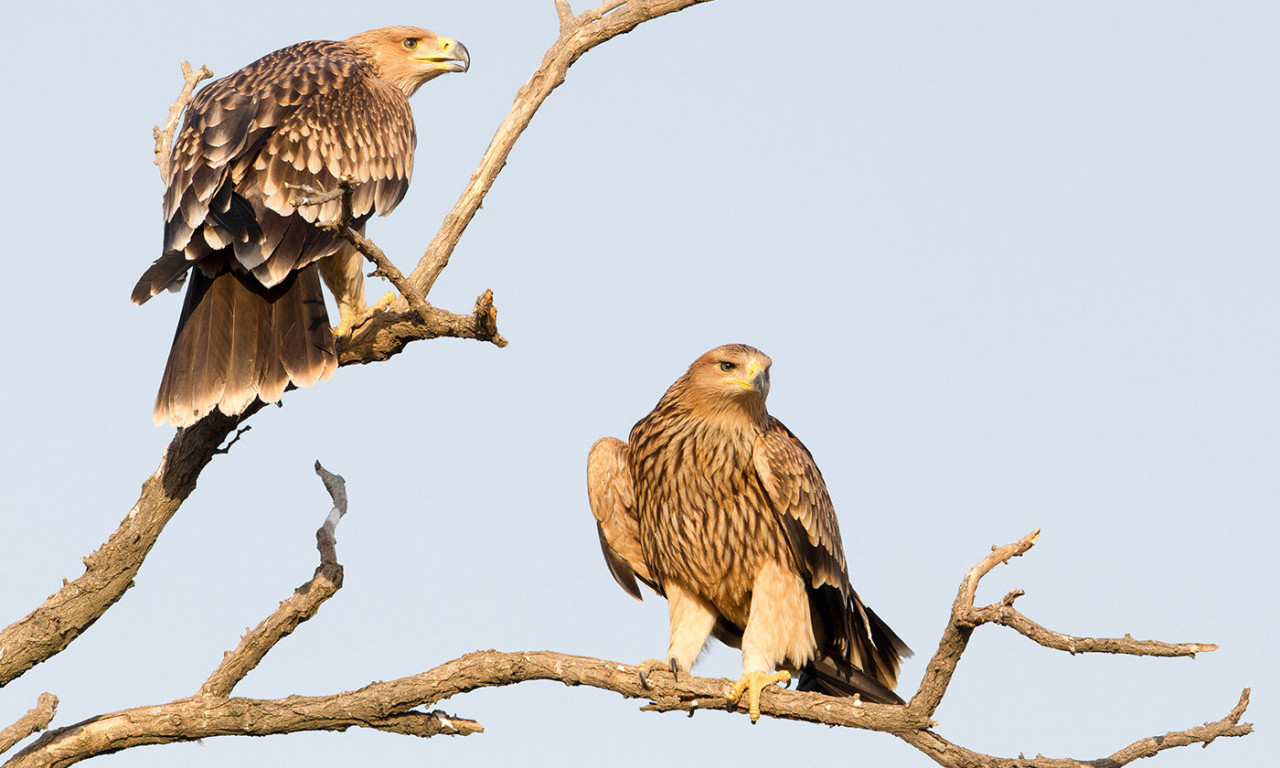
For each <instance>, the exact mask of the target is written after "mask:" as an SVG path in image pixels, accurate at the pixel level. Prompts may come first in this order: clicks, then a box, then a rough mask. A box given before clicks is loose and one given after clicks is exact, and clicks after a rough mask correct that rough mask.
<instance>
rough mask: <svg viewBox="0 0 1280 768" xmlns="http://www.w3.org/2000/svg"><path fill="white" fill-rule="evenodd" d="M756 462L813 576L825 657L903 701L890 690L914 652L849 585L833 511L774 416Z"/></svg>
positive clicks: (804, 455) (794, 548)
mask: <svg viewBox="0 0 1280 768" xmlns="http://www.w3.org/2000/svg"><path fill="white" fill-rule="evenodd" d="M752 458H753V461H754V464H755V467H756V471H757V473H758V475H759V477H760V480H761V483H762V484H763V485H764V487H765V490H766V492H767V493H768V494H769V498H770V502H771V504H772V507H773V512H774V514H775V516H776V518H777V520H778V522H779V524H780V525H781V526H782V527H783V529H784V530H785V531H786V534H787V540H788V541H789V543H790V545H791V552H792V555H793V556H794V558H795V562H796V565H797V566H798V567H799V569H800V572H801V575H802V576H804V577H806V578H807V579H808V582H809V586H810V599H811V604H812V607H813V609H814V613H815V616H814V618H815V623H818V624H820V626H816V627H815V630H817V631H816V632H815V635H817V636H818V637H819V638H820V639H819V644H820V648H819V650H820V652H821V651H822V650H823V648H822V646H826V647H827V648H829V649H831V650H833V651H834V653H833V654H832V656H833V657H834V659H833V660H834V661H835V662H837V664H836V666H837V669H838V670H839V671H840V672H842V673H843V674H844V676H846V677H849V676H850V672H851V670H848V669H840V667H843V666H845V665H852V667H853V668H854V670H853V671H856V670H860V671H862V672H864V673H865V674H866V675H869V676H870V677H872V678H874V680H875V681H878V682H879V683H880V684H881V685H883V686H884V687H885V689H886V690H884V691H870V692H868V691H864V693H873V694H874V693H881V694H884V693H887V694H888V696H890V697H892V699H890V700H897V701H900V700H899V699H898V698H897V696H896V695H894V694H893V693H892V692H891V691H890V690H888V689H892V688H893V687H894V686H895V685H896V682H897V676H898V659H899V656H910V655H911V650H910V649H909V648H908V647H907V645H906V644H905V643H904V642H902V640H901V639H900V638H899V637H898V636H897V635H896V634H894V632H893V630H892V629H890V628H889V626H888V625H887V624H885V622H884V621H882V620H881V619H880V617H879V616H877V615H876V614H875V613H874V612H873V611H872V610H871V609H870V608H868V607H867V606H866V605H864V604H863V602H862V600H861V599H860V598H859V597H858V594H857V592H855V591H854V590H853V588H852V587H851V586H850V584H849V572H848V568H847V566H846V564H845V555H844V547H843V545H842V544H841V539H840V525H839V523H838V522H837V520H836V513H835V507H834V506H833V505H832V503H831V497H830V496H829V495H828V494H827V485H826V482H825V481H824V480H823V479H822V472H821V471H819V470H818V465H817V463H816V462H815V461H814V460H813V456H812V455H811V454H810V453H809V449H808V448H806V447H805V446H804V444H803V443H801V442H800V439H799V438H798V437H796V436H795V435H794V434H792V432H791V430H789V429H787V428H786V426H784V425H783V424H782V422H780V421H778V420H777V419H775V418H773V417H769V425H768V428H767V429H766V430H764V432H762V433H761V434H760V436H759V437H757V438H756V442H755V446H754V452H753V457H752ZM820 661H821V660H820ZM841 662H843V664H842V663H841ZM819 668H820V669H821V665H819ZM852 677H853V678H854V684H855V685H858V686H860V687H865V685H864V683H865V681H859V680H858V679H857V678H858V676H857V675H856V674H855V675H852Z"/></svg>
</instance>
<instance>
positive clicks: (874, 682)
mask: <svg viewBox="0 0 1280 768" xmlns="http://www.w3.org/2000/svg"><path fill="white" fill-rule="evenodd" d="M809 600H810V603H809V605H810V610H811V611H812V612H813V615H814V616H815V617H816V619H817V621H816V622H815V637H816V639H817V640H818V643H819V645H818V654H817V660H816V661H814V662H813V663H812V664H810V665H808V666H806V667H805V668H803V669H802V670H801V671H800V684H799V689H800V690H802V691H814V690H816V691H822V692H823V693H827V694H829V695H832V696H852V695H854V694H861V696H862V698H863V699H864V700H866V701H873V702H876V703H878V704H901V703H903V702H902V699H901V698H900V697H899V696H898V695H897V694H896V693H894V692H893V689H894V688H895V687H897V685H898V667H899V660H900V659H902V658H906V657H909V656H911V649H910V648H908V647H907V644H906V643H904V642H902V638H900V637H898V635H897V634H896V633H895V632H894V631H893V630H892V629H890V628H889V625H888V624H886V623H885V622H884V620H883V619H881V618H880V617H879V616H877V615H876V612H875V611H873V610H871V609H870V608H868V607H867V605H866V604H865V603H863V602H862V599H861V598H860V597H858V593H856V592H854V591H853V590H849V591H848V592H844V591H841V590H837V589H834V588H832V587H830V586H823V587H821V588H819V589H816V590H812V591H810V593H809Z"/></svg>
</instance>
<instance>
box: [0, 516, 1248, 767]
mask: <svg viewBox="0 0 1280 768" xmlns="http://www.w3.org/2000/svg"><path fill="white" fill-rule="evenodd" d="M334 498H335V512H334V513H333V514H331V516H330V520H329V522H332V521H334V520H335V519H336V518H335V515H336V513H337V511H338V508H339V506H340V505H339V502H338V495H337V494H335V496H334ZM329 522H326V526H328V525H329ZM322 531H323V529H322ZM1034 537H1035V534H1032V535H1031V536H1028V537H1026V538H1024V539H1022V540H1021V541H1018V542H1015V543H1013V544H1010V545H1008V546H1006V547H1000V548H996V549H995V550H994V551H993V552H992V554H991V555H989V556H987V557H986V558H985V559H984V560H983V561H982V562H981V563H979V564H978V565H976V566H975V567H974V568H973V569H972V570H970V571H969V573H968V574H967V575H966V577H965V579H964V582H963V583H962V585H961V588H960V597H961V599H960V600H959V601H958V603H957V605H956V606H954V607H953V611H952V615H951V622H950V624H951V626H952V627H955V626H970V625H972V624H973V622H974V621H975V619H974V614H973V612H972V611H973V610H974V609H973V604H972V600H973V594H974V592H975V591H976V589H977V585H978V580H979V579H981V577H982V576H983V575H985V574H986V573H987V572H989V571H990V570H991V569H992V568H993V567H995V565H996V564H998V563H1001V562H1005V561H1007V560H1008V559H1009V558H1010V557H1014V556H1016V555H1018V554H1022V553H1023V552H1025V551H1026V550H1027V549H1029V548H1030V546H1031V544H1032V543H1034ZM321 550H322V552H323V551H324V547H323V545H322V546H321ZM324 558H325V556H324V555H322V563H321V568H320V569H317V576H319V574H320V572H321V570H323V569H324V568H325V567H326V565H327V563H326V562H324ZM334 564H336V561H334ZM303 591H306V587H305V586H304V587H303V588H302V589H300V590H299V593H302V592H303ZM295 597H297V595H295ZM292 600H293V598H291V599H290V601H286V602H285V603H284V604H282V607H281V610H280V611H277V612H276V614H273V616H272V617H271V618H270V619H268V621H267V622H264V623H263V625H261V626H260V627H259V629H256V630H254V632H253V633H250V634H251V635H262V636H264V637H265V638H266V640H265V641H264V643H263V645H265V649H264V650H262V653H265V652H266V651H267V650H270V647H272V646H273V645H274V643H275V641H277V640H279V639H280V638H281V637H283V636H284V635H285V634H287V632H284V633H281V632H276V631H266V630H263V627H265V626H267V625H268V624H270V623H271V622H273V621H274V620H275V619H276V618H277V616H278V615H279V614H280V613H281V612H286V613H290V614H292V616H293V618H296V622H295V623H294V624H293V626H296V625H297V623H301V622H302V621H305V620H306V619H307V618H309V617H310V615H312V614H313V613H314V611H311V612H310V613H307V612H306V611H307V609H306V608H304V607H302V606H301V605H300V604H297V603H291V601H292ZM1006 600H1007V598H1006ZM286 606H289V607H288V608H286ZM976 610H978V611H981V610H984V609H976ZM272 626H274V624H273V625H272ZM951 638H952V636H951V634H950V632H945V633H944V634H943V638H942V641H941V642H940V644H939V649H938V654H935V659H936V658H938V657H939V656H943V657H946V658H950V657H951V655H952V653H950V651H953V650H954V649H950V648H948V647H947V646H948V643H949V642H952V640H951ZM1085 639H1088V638H1085ZM1114 642H1120V641H1114ZM1131 642H1133V643H1138V644H1136V645H1132V646H1126V647H1125V648H1124V650H1122V651H1120V652H1122V653H1130V654H1134V655H1146V651H1147V650H1148V649H1147V648H1145V647H1143V646H1142V645H1141V644H1140V643H1139V641H1131ZM248 644H249V643H248V638H246V642H242V643H241V646H240V647H239V648H237V649H236V650H235V651H232V652H231V653H229V654H228V658H229V659H230V658H232V657H235V656H237V655H239V654H241V653H253V654H256V656H255V661H254V663H255V664H256V663H257V660H260V659H261V655H262V654H258V653H257V651H256V650H255V651H252V652H246V651H243V649H244V648H245V647H246V645H248ZM1197 647H1198V648H1199V651H1204V650H1205V649H1206V648H1207V646H1205V645H1204V644H1197ZM955 655H957V656H958V654H955ZM1186 655H1190V652H1188V653H1187V654H1186ZM228 666H230V665H229V664H228V662H227V661H224V663H223V665H222V666H221V667H219V670H220V671H221V670H223V669H224V668H227V667H228ZM239 668H240V667H237V669H239ZM249 668H252V667H249ZM953 669H954V665H953V666H952V667H951V668H950V669H948V668H947V667H945V666H940V667H935V666H934V665H931V666H930V669H929V671H927V672H926V675H925V677H926V684H927V683H929V682H930V680H929V678H930V677H931V676H935V677H936V676H946V677H947V678H949V676H950V673H951V670H953ZM935 670H936V671H935ZM245 671H246V672H247V671H248V670H247V669H246V670H245ZM217 675H218V673H215V676H217ZM233 676H234V674H229V675H227V679H230V677H233ZM242 676H243V675H241V677H242ZM235 679H236V680H238V679H239V678H238V677H237V678H235ZM213 680H214V678H213V677H211V678H210V681H211V682H212V681H213ZM531 680H558V681H560V682H562V683H564V684H565V685H568V686H579V685H585V686H590V687H593V688H599V689H602V690H607V691H613V692H615V693H617V694H619V695H621V696H624V697H626V698H632V699H640V700H647V701H648V702H649V703H648V704H647V705H645V706H644V707H643V709H644V710H646V711H657V712H670V711H681V712H689V713H693V712H695V711H697V710H700V709H706V710H723V711H734V710H735V709H736V706H735V705H734V704H732V703H731V702H729V701H728V699H727V693H728V690H729V688H730V686H731V685H732V684H733V683H732V681H730V680H724V679H716V678H702V677H692V676H689V675H684V676H682V677H681V678H680V680H679V681H676V680H673V679H672V677H671V675H670V674H666V673H657V674H652V675H649V676H648V685H647V686H646V684H645V683H643V682H641V679H640V674H639V669H638V668H637V667H634V666H631V665H628V664H620V663H617V662H613V661H605V660H601V659H593V658H587V657H583V656H572V655H568V654H561V653H553V652H550V651H532V652H526V653H520V652H515V653H502V652H498V651H477V652H475V653H469V654H466V655H465V656H461V657H459V658H457V659H454V660H453V661H449V662H446V663H444V664H441V665H440V666H438V667H436V668H435V669H431V670H428V671H426V672H423V673H421V674H417V675H412V676H409V677H403V678H400V679H398V680H391V681H387V682H378V683H372V684H370V685H368V686H365V687H364V688H361V689H360V690H358V691H349V692H344V693H338V694H333V695H329V696H290V697H288V698H285V699H242V698H234V699H228V698H225V697H223V696H222V695H219V693H220V692H222V691H225V692H228V693H229V692H230V689H231V688H230V686H232V685H234V682H235V681H234V680H231V681H230V685H228V684H227V683H225V682H224V683H222V684H220V685H219V686H218V687H217V688H216V689H215V688H213V687H212V686H211V684H210V683H206V684H205V688H204V689H202V694H208V693H209V692H210V691H216V692H215V693H213V695H197V696H194V697H191V698H187V699H179V700H178V701H174V702H170V703H169V704H161V705H156V706H149V707H138V708H135V709H129V710H124V711H121V712H115V713H112V714H109V715H102V716H99V717H95V718H90V719H89V720H86V721H84V722H82V723H78V724H76V725H73V726H70V727H68V728H62V729H59V730H56V731H50V732H48V733H46V734H45V735H43V736H42V737H41V738H40V739H38V740H37V741H36V742H35V743H33V744H32V745H31V746H29V747H28V748H27V749H26V750H24V751H23V752H21V753H20V754H18V755H17V756H16V757H15V758H14V759H13V760H12V761H11V762H10V763H8V764H6V765H7V766H12V767H13V768H17V766H23V767H24V768H25V767H26V766H63V765H70V764H72V763H75V762H78V761H80V760H83V759H86V758H88V757H92V756H94V755H97V754H102V753H104V752H112V751H118V750H120V749H127V748H129V747H133V746H139V745H142V744H159V743H171V742H175V741H191V740H195V739H202V738H208V737H210V736H225V735H237V734H239V735H264V734H271V733H293V732H297V731H307V730H343V729H346V728H349V727H352V726H361V727H368V728H375V729H377V730H384V731H389V732H393V733H403V734H408V735H414V736H420V737H428V736H435V735H439V734H452V735H466V734H469V733H478V732H481V731H482V730H483V729H482V728H481V726H480V725H479V724H478V723H475V722H473V721H470V720H461V719H457V718H452V717H450V716H448V715H444V714H441V713H440V712H437V711H424V708H428V707H433V706H435V705H437V704H439V703H440V702H442V701H444V700H445V699H449V698H452V697H454V696H458V695H462V694H465V693H468V692H470V691H474V690H478V689H481V688H492V687H502V686H508V685H515V684H518V683H522V682H527V681H531ZM934 682H937V681H934ZM942 682H943V683H944V684H943V685H942V687H943V688H945V681H942ZM926 684H922V685H921V691H925V690H933V689H934V688H935V687H936V686H930V685H926ZM921 700H922V698H921V694H920V693H917V695H916V697H915V698H913V699H912V701H910V702H908V703H907V705H906V706H887V705H881V704H870V703H860V702H859V701H857V700H856V699H849V698H839V697H830V696H824V695H822V694H818V693H802V692H798V691H788V690H783V689H780V688H773V687H770V688H766V689H765V691H764V695H763V696H762V698H761V702H760V711H761V713H762V714H764V715H767V716H770V717H775V718H780V719H788V720H801V721H806V722H813V723H823V724H825V725H832V726H845V727H850V728H862V729H866V730H874V731H881V732H885V733H890V734H893V735H895V736H897V737H898V738H900V739H902V740H903V741H904V742H906V743H908V744H910V745H911V746H913V747H915V748H916V749H918V750H920V751H921V752H923V753H924V754H926V755H928V756H929V757H930V758H932V759H933V760H934V761H935V762H937V763H938V764H939V765H943V766H947V767H948V768H978V767H979V766H992V767H999V768H1096V767H1097V766H1099V765H1105V766H1108V768H1120V766H1124V765H1127V764H1128V763H1131V762H1133V761H1134V760H1136V759H1138V758H1140V757H1149V756H1151V755H1153V754H1155V753H1157V752H1159V751H1162V750H1165V749H1172V748H1174V747H1179V746H1188V745H1191V744H1205V745H1207V744H1209V743H1211V742H1213V741H1214V740H1215V739H1217V738H1220V737H1225V736H1244V735H1246V734H1248V733H1251V732H1252V730H1253V729H1252V726H1251V725H1250V724H1248V723H1241V722H1240V720H1241V718H1242V717H1243V715H1244V712H1245V709H1246V707H1247V706H1248V701H1249V691H1248V690H1247V689H1246V690H1245V691H1244V693H1243V694H1242V695H1241V697H1240V701H1239V703H1237V704H1236V706H1235V707H1234V708H1233V709H1232V710H1231V712H1229V713H1228V714H1227V715H1226V717H1224V718H1222V719H1221V720H1218V721H1216V722H1212V723H1206V724H1204V725H1202V726H1197V727H1193V728H1188V729H1185V730H1181V731H1171V732H1169V733H1167V734H1165V735H1164V736H1160V737H1152V738H1145V739H1139V740H1138V741H1135V742H1133V743H1132V744H1130V745H1128V746H1126V747H1124V748H1122V749H1120V750H1118V751H1116V752H1115V753H1113V754H1111V755H1110V756H1108V757H1106V758H1102V759H1100V760H1095V761H1080V760H1075V759H1071V758H1049V757H1044V756H1037V757H1035V758H1025V757H1017V758H1001V757H993V756H991V755H985V754H981V753H978V752H974V751H972V750H969V749H966V748H964V747H961V746H959V745H957V744H954V743H953V742H951V741H949V740H947V739H946V738H944V737H942V736H940V735H939V734H938V733H937V732H936V731H934V730H933V729H934V728H935V727H936V726H937V723H936V722H934V721H933V720H932V718H931V713H926V712H924V711H923V709H922V706H921V704H920V701H921Z"/></svg>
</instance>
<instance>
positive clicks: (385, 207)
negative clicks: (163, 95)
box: [133, 41, 417, 304]
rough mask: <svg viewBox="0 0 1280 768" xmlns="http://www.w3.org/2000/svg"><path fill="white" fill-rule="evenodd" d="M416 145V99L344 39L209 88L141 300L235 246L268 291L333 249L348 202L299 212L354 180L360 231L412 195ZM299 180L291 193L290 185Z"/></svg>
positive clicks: (289, 52) (171, 180)
mask: <svg viewBox="0 0 1280 768" xmlns="http://www.w3.org/2000/svg"><path fill="white" fill-rule="evenodd" d="M416 142H417V137H416V134H415V129H414V124H413V118H412V114H411V112H410V108H409V100H408V97H407V96H405V94H404V93H403V92H401V91H400V90H399V89H397V88H396V87H394V86H393V85H391V84H390V83H387V82H385V81H383V80H379V79H378V78H376V77H375V76H374V73H373V71H372V68H371V66H370V65H369V63H368V62H366V61H364V60H362V59H360V58H358V57H357V56H355V55H353V52H352V51H351V49H350V48H349V47H347V46H346V45H345V44H344V43H341V42H335V41H311V42H307V43H299V44H297V45H292V46H289V47H288V48H283V49H281V50H279V51H275V52H274V53H271V54H268V55H267V56H264V57H263V58H261V59H259V60H258V61H256V62H254V63H252V64H250V65H248V66H246V67H244V68H243V69H241V70H238V71H237V72H235V73H233V74H231V75H229V76H227V77H224V78H222V79H220V80H216V81H214V82H212V83H210V84H209V85H207V86H205V87H204V88H202V89H201V90H200V91H199V92H198V93H197V94H196V96H195V98H194V99H193V100H192V102H191V105H190V106H189V107H188V109H187V113H186V118H185V121H184V123H183V126H182V130H181V131H180V132H179V133H178V136H177V138H176V140H175V141H174V146H173V152H172V155H171V163H170V167H169V176H168V178H167V179H166V190H165V196H164V207H163V212H164V219H165V228H164V246H163V254H162V255H161V257H160V259H158V260H157V261H156V262H155V264H153V265H152V267H151V268H150V269H148V270H147V272H146V273H145V274H144V275H143V276H142V279H141V280H139V281H138V285H137V287H135V289H134V293H133V300H134V301H135V302H137V303H139V304H141V303H142V302H144V301H146V300H147V299H149V298H150V297H151V296H154V295H155V294H156V293H159V292H160V291H162V290H164V289H166V288H168V287H170V286H171V285H174V284H177V283H179V282H180V281H181V279H182V277H183V275H184V274H185V273H186V270H187V269H189V268H190V267H191V266H192V265H193V264H195V263H198V262H199V261H200V260H201V259H203V258H204V257H206V256H208V255H209V254H211V253H215V252H217V251H220V250H222V249H224V248H227V247H228V246H232V247H233V250H234V254H235V259H236V261H237V262H239V264H240V266H241V267H243V268H244V269H246V270H251V271H252V272H253V274H254V276H255V277H257V278H258V281H259V282H261V283H262V284H263V286H265V287H268V288H270V287H273V286H275V285H277V284H279V283H280V282H281V281H283V280H284V279H285V277H287V276H288V275H289V274H290V273H292V272H295V271H297V270H300V269H302V268H304V267H306V266H307V265H308V264H311V263H312V262H314V261H316V260H318V259H321V258H324V257H325V256H329V255H332V254H333V253H336V252H337V251H338V250H339V249H340V248H341V247H342V245H343V241H342V240H341V239H340V238H339V237H338V236H337V235H336V234H334V233H331V232H327V231H325V230H323V229H321V228H320V227H318V226H316V225H317V224H321V225H323V224H328V223H333V222H336V221H338V220H339V219H340V216H341V205H342V202H341V200H340V199H334V200H329V201H327V202H324V203H321V204H318V205H301V206H299V205H298V199H299V198H302V197H306V193H305V192H303V191H300V190H298V189H296V188H294V186H301V185H305V186H308V187H311V188H312V189H315V190H318V191H322V192H324V191H332V190H336V189H337V188H338V183H339V180H340V179H342V178H349V179H351V180H352V181H353V182H355V183H356V184H357V185H358V186H356V188H355V191H354V193H353V198H352V213H353V221H354V223H355V225H356V226H359V225H360V224H362V223H363V221H364V220H365V219H367V218H368V216H370V215H371V214H373V213H380V214H386V213H389V212H390V211H391V210H392V209H394V208H395V207H396V205H397V204H398V203H399V202H400V200H401V199H402V198H403V197H404V194H405V191H406V190H407V189H408V186H409V178H410V176H411V174H412V172H413V150H414V147H415V145H416ZM291 185H294V186H291Z"/></svg>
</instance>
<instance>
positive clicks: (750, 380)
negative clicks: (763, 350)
mask: <svg viewBox="0 0 1280 768" xmlns="http://www.w3.org/2000/svg"><path fill="white" fill-rule="evenodd" d="M729 383H730V384H737V385H738V386H740V387H743V388H744V389H754V390H755V391H757V392H759V393H760V396H761V397H764V396H765V395H767V394H769V368H768V366H766V365H764V364H763V363H761V362H760V361H758V360H752V361H751V362H749V363H747V368H746V371H745V375H744V376H743V377H742V378H740V379H729Z"/></svg>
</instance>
